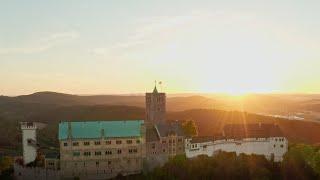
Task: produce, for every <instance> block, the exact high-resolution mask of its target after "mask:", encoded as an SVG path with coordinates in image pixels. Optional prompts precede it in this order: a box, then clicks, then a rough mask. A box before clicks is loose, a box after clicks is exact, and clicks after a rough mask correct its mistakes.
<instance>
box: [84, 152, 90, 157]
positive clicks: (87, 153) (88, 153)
mask: <svg viewBox="0 0 320 180" xmlns="http://www.w3.org/2000/svg"><path fill="white" fill-rule="evenodd" d="M83 155H84V156H91V152H84V153H83Z"/></svg>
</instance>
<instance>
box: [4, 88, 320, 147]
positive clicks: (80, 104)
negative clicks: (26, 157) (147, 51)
mask: <svg viewBox="0 0 320 180" xmlns="http://www.w3.org/2000/svg"><path fill="white" fill-rule="evenodd" d="M318 98H319V96H318V95H312V96H311V95H297V96H291V95H270V94H269V95H263V94H252V95H247V96H243V97H241V98H234V97H230V96H225V95H212V94H210V95H208V94H202V95H190V94H189V96H169V97H168V98H167V110H168V113H167V119H169V120H185V119H193V120H195V121H196V123H197V125H198V127H199V131H200V135H212V134H216V133H219V132H220V131H221V129H222V127H223V126H224V124H227V123H235V122H236V123H254V122H263V123H264V122H265V123H277V124H279V125H280V127H281V129H282V130H283V132H284V133H285V135H286V136H287V137H288V138H289V140H290V141H292V142H305V143H312V144H313V143H319V142H320V134H319V133H318V132H320V125H319V123H317V122H316V120H317V118H318V119H319V116H320V115H319V114H320V109H319V108H320V107H319V104H320V103H319V102H320V101H319V99H318ZM304 110H308V114H305V115H308V116H310V117H311V118H310V119H311V120H313V121H314V122H310V121H294V120H287V119H280V118H275V117H271V116H263V115H262V114H268V113H279V112H281V111H290V112H291V113H296V112H301V111H304ZM240 111H241V112H247V113H241V112H240ZM144 114H145V110H144V96H129V95H128V96H125V95H123V96H118V95H97V96H79V95H69V94H62V93H55V92H39V93H34V94H31V95H24V96H17V97H7V96H0V132H2V133H3V135H2V136H1V137H0V151H2V150H3V149H7V150H8V149H9V150H10V149H14V148H16V147H18V148H16V149H17V150H19V148H20V142H19V141H20V138H21V135H20V130H19V122H21V121H38V122H44V123H47V124H48V126H47V127H46V128H45V129H43V130H40V131H39V133H40V135H39V136H38V137H39V138H40V142H41V143H42V145H43V146H48V147H50V146H57V138H56V137H57V125H58V123H59V122H60V121H63V120H79V121H80V120H111V119H112V120H114V119H115V120H117V119H118V120H122V119H144ZM257 114H260V115H257ZM1 149H2V150H1Z"/></svg>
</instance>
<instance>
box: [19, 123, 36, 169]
mask: <svg viewBox="0 0 320 180" xmlns="http://www.w3.org/2000/svg"><path fill="white" fill-rule="evenodd" d="M20 125H21V130H22V149H23V162H24V164H25V165H26V164H28V163H30V162H33V161H34V160H35V159H36V157H37V139H36V138H37V134H36V130H37V126H36V124H35V123H33V122H21V124H20Z"/></svg>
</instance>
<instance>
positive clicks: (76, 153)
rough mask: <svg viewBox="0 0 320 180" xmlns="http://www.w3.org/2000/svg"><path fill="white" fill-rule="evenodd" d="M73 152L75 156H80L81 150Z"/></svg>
mask: <svg viewBox="0 0 320 180" xmlns="http://www.w3.org/2000/svg"><path fill="white" fill-rule="evenodd" d="M72 154H73V156H80V152H78V151H75V152H73V153H72Z"/></svg>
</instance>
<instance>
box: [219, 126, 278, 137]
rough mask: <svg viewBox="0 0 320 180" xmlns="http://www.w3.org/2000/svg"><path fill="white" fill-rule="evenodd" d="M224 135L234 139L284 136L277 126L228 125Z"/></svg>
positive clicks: (224, 129)
mask: <svg viewBox="0 0 320 180" xmlns="http://www.w3.org/2000/svg"><path fill="white" fill-rule="evenodd" d="M223 134H224V136H225V137H226V138H234V139H241V138H259V137H282V136H283V133H282V131H281V129H280V128H279V126H278V125H276V124H227V125H225V126H224V128H223Z"/></svg>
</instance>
